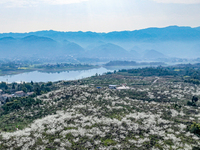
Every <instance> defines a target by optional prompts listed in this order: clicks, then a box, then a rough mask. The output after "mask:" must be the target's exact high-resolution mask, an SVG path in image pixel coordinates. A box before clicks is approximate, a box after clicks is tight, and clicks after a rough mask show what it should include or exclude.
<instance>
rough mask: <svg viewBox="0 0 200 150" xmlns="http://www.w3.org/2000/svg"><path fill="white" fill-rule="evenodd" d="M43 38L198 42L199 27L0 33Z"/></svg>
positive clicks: (8, 35)
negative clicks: (100, 31) (99, 31)
mask: <svg viewBox="0 0 200 150" xmlns="http://www.w3.org/2000/svg"><path fill="white" fill-rule="evenodd" d="M30 35H35V36H42V37H43V36H44V37H48V38H52V39H54V40H59V39H67V40H68V39H71V40H77V41H80V40H83V41H87V40H88V39H90V40H92V41H93V40H95V41H96V40H102V41H104V40H110V41H113V40H136V41H139V40H160V39H162V40H199V39H200V27H196V28H191V27H179V26H168V27H164V28H146V29H141V30H134V31H114V32H109V33H97V32H82V31H78V32H61V31H53V30H49V31H47V30H46V31H36V32H29V33H1V34H0V38H2V37H14V38H23V37H26V36H30Z"/></svg>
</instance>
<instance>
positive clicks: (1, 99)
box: [0, 89, 34, 106]
mask: <svg viewBox="0 0 200 150" xmlns="http://www.w3.org/2000/svg"><path fill="white" fill-rule="evenodd" d="M33 94H34V92H27V93H26V92H24V91H16V92H14V93H13V94H8V93H5V92H4V91H3V90H2V89H0V106H1V105H3V104H5V103H6V102H7V101H9V100H10V99H11V98H13V97H28V96H30V95H33Z"/></svg>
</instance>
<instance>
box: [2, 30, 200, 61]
mask: <svg viewBox="0 0 200 150" xmlns="http://www.w3.org/2000/svg"><path fill="white" fill-rule="evenodd" d="M63 55H71V56H73V57H76V58H81V57H84V58H104V59H105V58H106V59H110V60H113V59H116V60H117V59H124V60H126V59H129V60H131V59H132V60H137V59H145V60H146V59H149V58H151V59H157V58H167V57H179V58H195V57H196V58H197V57H200V27H197V28H191V27H178V26H169V27H165V28H147V29H142V30H135V31H121V32H117V31H114V32H109V33H96V32H81V31H79V32H60V31H53V30H49V31H37V32H29V33H2V34H0V57H1V58H10V57H19V56H20V57H30V56H35V57H55V56H63Z"/></svg>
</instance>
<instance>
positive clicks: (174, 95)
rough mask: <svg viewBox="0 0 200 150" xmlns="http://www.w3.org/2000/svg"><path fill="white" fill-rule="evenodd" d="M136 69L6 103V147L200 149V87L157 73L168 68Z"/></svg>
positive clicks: (0, 120) (1, 125)
mask: <svg viewBox="0 0 200 150" xmlns="http://www.w3.org/2000/svg"><path fill="white" fill-rule="evenodd" d="M197 66H199V65H198V64H197ZM189 68H190V67H189ZM182 69H184V68H183V66H182ZM153 70H155V72H153ZM163 70H164V69H163ZM131 71H134V70H130V71H129V72H128V73H129V75H127V74H126V75H123V73H124V72H123V71H122V72H119V73H116V74H110V73H108V74H107V75H102V76H94V77H91V78H86V79H82V80H77V81H60V82H57V83H54V84H53V85H54V87H55V88H56V90H54V91H51V92H49V93H45V94H43V95H39V96H37V101H34V100H32V101H27V100H28V98H27V99H25V98H23V99H21V100H20V101H19V99H17V100H16V99H15V100H13V101H12V102H9V103H6V107H3V110H2V109H1V110H0V114H1V115H0V130H1V133H0V148H1V149H2V150H4V149H9V148H14V149H119V150H120V149H188V150H192V149H198V148H199V147H200V143H199V140H200V138H199V135H200V132H199V131H200V128H199V123H200V122H199V115H200V110H199V109H198V108H199V106H200V103H199V102H197V103H194V102H193V101H192V97H193V96H194V95H196V96H197V97H198V98H199V96H200V95H199V93H200V91H199V89H200V85H199V84H196V83H195V84H193V83H188V82H184V80H183V79H182V78H179V77H178V76H176V77H175V76H173V74H172V75H171V76H170V74H168V73H167V72H166V70H165V71H164V72H162V73H164V74H162V75H161V76H159V77H158V76H154V73H156V74H158V73H159V71H162V68H157V69H156V68H154V69H153V68H149V69H148V68H144V69H138V70H135V71H138V72H141V73H145V72H149V73H148V74H149V75H150V76H149V75H148V76H141V75H139V74H138V75H137V76H134V75H133V72H131ZM191 71H192V70H191ZM174 72H177V71H174ZM186 73H187V71H186ZM109 84H112V85H118V86H117V87H119V89H121V90H115V89H110V88H108V85H109ZM122 84H123V86H122ZM36 85H37V84H36ZM49 85H50V84H48V86H49ZM124 85H126V88H125V89H124V90H123V89H122V87H124ZM120 86H121V87H120ZM41 87H42V85H41ZM97 87H98V88H97ZM198 98H197V100H198ZM27 104H28V105H27ZM191 104H192V105H191ZM23 105H24V107H22V106H23ZM16 106H20V107H16ZM14 108H16V109H14ZM13 109H14V110H13Z"/></svg>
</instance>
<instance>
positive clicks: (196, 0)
mask: <svg viewBox="0 0 200 150" xmlns="http://www.w3.org/2000/svg"><path fill="white" fill-rule="evenodd" d="M153 1H155V2H158V3H176V4H200V0H153Z"/></svg>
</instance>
